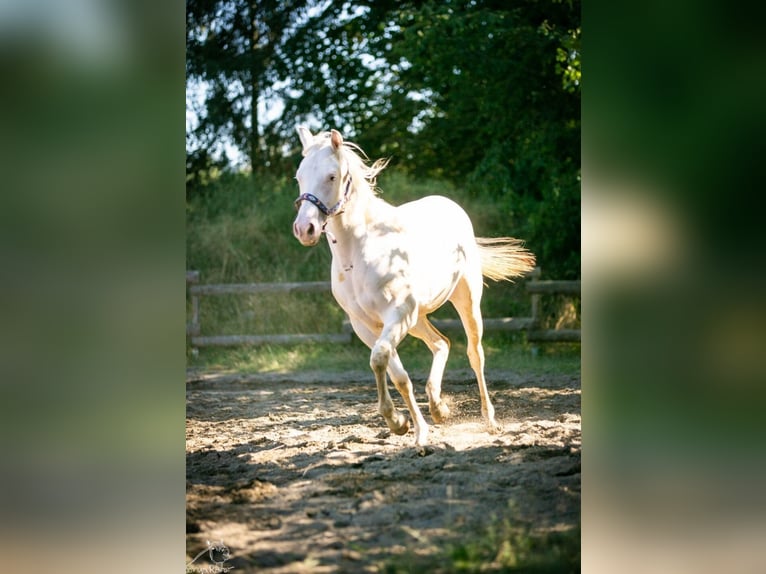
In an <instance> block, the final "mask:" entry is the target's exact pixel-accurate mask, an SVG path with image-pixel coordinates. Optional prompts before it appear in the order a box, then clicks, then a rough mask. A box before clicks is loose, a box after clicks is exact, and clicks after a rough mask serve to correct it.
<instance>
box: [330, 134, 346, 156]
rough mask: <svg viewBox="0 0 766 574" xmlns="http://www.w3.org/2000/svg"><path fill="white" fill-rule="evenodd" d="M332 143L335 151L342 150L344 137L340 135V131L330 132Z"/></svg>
mask: <svg viewBox="0 0 766 574" xmlns="http://www.w3.org/2000/svg"><path fill="white" fill-rule="evenodd" d="M330 143H331V144H332V149H333V151H336V152H337V151H338V150H340V148H341V146H342V145H343V136H342V135H340V132H339V131H338V130H330Z"/></svg>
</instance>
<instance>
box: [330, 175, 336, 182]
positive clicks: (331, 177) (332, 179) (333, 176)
mask: <svg viewBox="0 0 766 574" xmlns="http://www.w3.org/2000/svg"><path fill="white" fill-rule="evenodd" d="M330 181H335V174H334V173H332V174H330Z"/></svg>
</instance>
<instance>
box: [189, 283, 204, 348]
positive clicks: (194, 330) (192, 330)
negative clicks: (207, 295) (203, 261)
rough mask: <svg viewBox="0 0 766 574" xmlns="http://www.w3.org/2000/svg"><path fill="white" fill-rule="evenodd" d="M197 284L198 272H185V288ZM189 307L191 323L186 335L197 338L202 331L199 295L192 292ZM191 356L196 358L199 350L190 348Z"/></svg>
mask: <svg viewBox="0 0 766 574" xmlns="http://www.w3.org/2000/svg"><path fill="white" fill-rule="evenodd" d="M197 283H199V271H187V272H186V287H187V289H188V288H189V286H190V285H196V284H197ZM191 306H192V317H191V323H189V324H187V325H186V335H187V336H190V337H199V335H200V332H201V331H202V329H201V328H200V324H199V295H197V294H196V293H194V292H192V293H191ZM191 352H192V355H194V356H197V354H198V353H199V349H198V348H197V347H195V346H193V345H192V348H191Z"/></svg>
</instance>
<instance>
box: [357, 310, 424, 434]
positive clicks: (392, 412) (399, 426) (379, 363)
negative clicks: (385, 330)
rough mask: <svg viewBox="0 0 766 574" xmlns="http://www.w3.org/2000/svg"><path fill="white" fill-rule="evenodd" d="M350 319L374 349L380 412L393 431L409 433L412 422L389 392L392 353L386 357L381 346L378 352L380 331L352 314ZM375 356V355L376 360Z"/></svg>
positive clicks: (371, 362) (374, 366)
mask: <svg viewBox="0 0 766 574" xmlns="http://www.w3.org/2000/svg"><path fill="white" fill-rule="evenodd" d="M349 320H350V321H351V326H352V327H353V328H354V332H355V333H356V334H357V336H358V337H359V338H360V339H361V340H362V342H363V343H364V344H365V345H367V346H368V347H369V348H370V349H372V353H371V354H370V367H371V368H372V371H373V374H374V375H375V382H376V385H377V390H378V412H379V413H380V414H381V416H382V417H383V419H384V420H385V421H386V424H387V425H388V428H389V429H391V432H393V433H394V434H398V435H403V434H407V431H409V430H410V423H409V421H408V420H407V417H406V416H405V415H403V414H402V413H400V412H399V411H398V410H396V408H395V407H394V402H393V401H392V400H391V395H390V394H389V392H388V383H387V381H386V370H387V366H388V363H389V361H390V355H391V353H388V358H386V353H385V352H383V350H382V349H380V348H379V349H378V352H377V354H376V352H375V347H376V343H377V341H378V338H379V337H380V333H375V332H374V331H373V330H372V329H371V328H370V327H369V326H368V325H367V324H366V323H364V322H363V321H361V320H359V319H357V318H355V317H352V316H350V315H349ZM373 357H375V359H374V360H373ZM379 372H380V373H381V374H380V375H379V374H378V373H379Z"/></svg>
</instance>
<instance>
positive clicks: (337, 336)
mask: <svg viewBox="0 0 766 574" xmlns="http://www.w3.org/2000/svg"><path fill="white" fill-rule="evenodd" d="M539 274H540V271H539V269H536V270H535V271H534V272H533V274H532V277H533V279H531V280H529V281H527V282H526V285H525V289H526V291H527V292H528V293H529V294H530V298H531V303H532V316H531V317H500V318H492V317H490V318H485V319H484V330H485V331H525V332H526V335H527V340H528V341H530V342H571V341H580V330H579V329H541V327H540V324H541V317H540V298H541V297H542V296H544V295H558V294H561V295H571V296H578V295H579V294H580V281H558V280H545V281H540V280H537V279H534V277H538V276H539ZM199 280H200V273H199V271H187V272H186V285H187V289H188V292H189V297H190V300H191V313H192V317H191V322H190V323H188V324H187V325H186V334H187V336H188V337H189V338H190V344H191V346H192V348H197V347H230V346H238V345H249V346H259V345H285V344H295V343H307V342H312V343H347V342H350V341H351V339H352V337H353V331H352V329H351V326H350V324H349V322H348V320H346V321H344V324H343V327H342V332H340V333H309V334H281V335H216V336H203V335H202V328H201V325H200V299H201V297H202V296H218V295H245V294H247V295H257V294H263V293H284V294H292V293H311V292H328V293H329V292H330V289H331V287H330V282H329V281H306V282H300V283H221V284H208V285H204V284H203V285H201V284H199ZM432 323H433V324H434V326H435V327H436V328H437V329H440V330H443V331H451V330H459V329H462V323H461V322H460V321H459V320H458V319H434V320H432Z"/></svg>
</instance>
